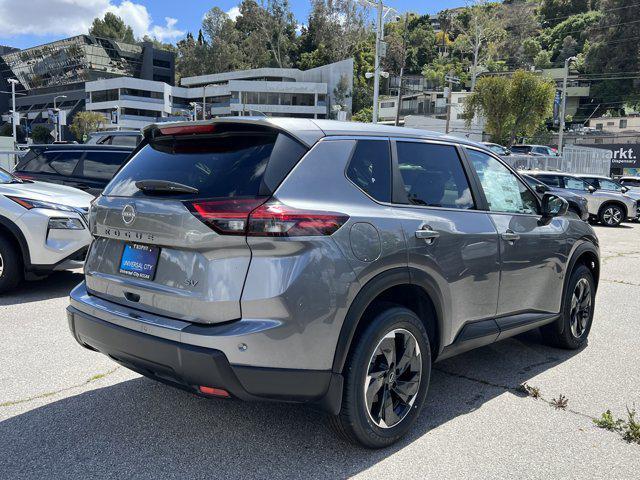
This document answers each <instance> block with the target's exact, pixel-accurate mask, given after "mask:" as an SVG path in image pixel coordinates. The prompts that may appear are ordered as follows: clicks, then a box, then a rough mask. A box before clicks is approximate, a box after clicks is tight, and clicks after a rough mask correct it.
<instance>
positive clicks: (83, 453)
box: [0, 333, 579, 478]
mask: <svg viewBox="0 0 640 480" xmlns="http://www.w3.org/2000/svg"><path fill="white" fill-rule="evenodd" d="M576 354H579V351H578V352H567V351H562V350H556V349H552V348H550V347H547V346H544V345H542V344H541V342H540V339H539V336H538V335H537V333H530V334H525V335H524V336H519V337H516V338H514V339H509V340H506V341H503V342H499V343H497V344H494V345H491V346H488V347H484V348H481V349H478V350H475V351H472V352H468V353H466V354H463V355H460V356H458V357H455V358H452V359H449V360H445V361H443V362H441V363H438V364H436V365H435V368H434V371H433V375H432V379H431V387H430V391H429V397H428V401H427V405H426V406H425V409H424V410H423V413H422V415H421V416H420V418H419V419H418V422H417V424H416V426H415V427H414V428H413V429H412V431H411V432H410V434H409V435H408V437H407V438H405V439H403V440H402V441H400V442H399V443H398V444H396V445H394V446H393V447H391V448H388V449H385V450H379V451H371V450H365V449H362V448H359V447H357V446H354V445H351V444H348V443H346V442H344V441H342V440H341V439H339V438H338V437H336V436H335V435H334V433H333V432H332V431H331V430H330V429H329V428H327V425H326V423H327V422H326V418H325V416H324V414H322V413H320V412H315V411H313V410H311V409H309V408H305V407H303V406H300V405H289V404H278V403H243V402H240V401H236V400H208V399H203V398H199V397H196V396H195V395H191V394H188V393H186V392H183V391H180V390H176V389H173V388H171V387H168V386H165V385H162V384H158V383H156V382H153V381H151V380H148V379H146V378H136V379H133V380H128V381H124V382H121V383H117V384H115V385H113V386H108V387H103V388H98V389H95V390H91V391H88V392H85V393H81V394H79V395H75V396H72V397H68V398H65V399H62V400H58V401H54V402H52V403H50V404H47V405H45V406H42V407H38V408H35V409H33V410H30V411H28V412H26V413H22V414H19V415H17V416H14V417H12V418H9V419H7V420H4V421H3V422H1V423H0V438H1V439H2V442H0V445H4V446H0V471H2V472H4V473H3V477H4V478H16V477H20V478H35V477H43V476H47V477H54V478H78V477H85V476H87V475H90V476H92V477H107V476H108V477H110V478H119V477H127V478H128V477H133V476H135V477H136V478H169V477H175V478H202V477H209V478H211V477H213V478H238V477H242V478H318V477H322V478H344V477H348V476H351V475H354V474H356V473H358V472H361V471H363V470H365V469H367V468H369V467H371V466H372V465H375V464H376V463H378V462H380V461H382V460H383V459H384V458H386V457H388V456H389V455H391V454H393V453H394V452H396V451H398V450H400V449H402V448H404V447H406V446H407V445H410V444H411V443H413V442H414V441H416V440H417V439H419V438H420V437H422V436H424V435H426V434H428V433H430V432H433V431H437V429H438V428H440V427H441V426H443V425H445V424H446V423H447V422H449V421H451V420H452V419H455V418H457V417H459V416H461V415H465V414H468V413H470V412H472V411H474V410H476V409H478V408H480V407H482V405H484V404H485V403H486V402H489V401H490V400H492V399H494V398H496V397H497V396H500V395H518V396H519V395H520V394H519V393H517V387H518V385H520V384H521V383H522V382H525V381H529V380H531V379H532V378H533V377H535V376H536V375H538V374H540V373H541V372H544V371H545V370H547V369H550V368H553V367H554V366H556V365H558V364H560V363H562V362H564V361H566V360H568V359H569V358H571V357H572V356H573V355H576ZM518 401H520V400H518ZM522 401H530V400H526V399H524V398H523V399H522ZM427 441H428V440H427ZM425 461H426V460H425Z"/></svg>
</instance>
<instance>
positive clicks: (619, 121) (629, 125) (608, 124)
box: [588, 115, 640, 133]
mask: <svg viewBox="0 0 640 480" xmlns="http://www.w3.org/2000/svg"><path fill="white" fill-rule="evenodd" d="M588 125H589V128H590V129H593V130H596V131H600V132H607V133H622V132H625V131H636V132H640V115H638V116H631V117H598V118H592V119H590V120H589V124H588Z"/></svg>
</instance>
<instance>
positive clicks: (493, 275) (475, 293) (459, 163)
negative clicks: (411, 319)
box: [392, 139, 500, 343]
mask: <svg viewBox="0 0 640 480" xmlns="http://www.w3.org/2000/svg"><path fill="white" fill-rule="evenodd" d="M392 143H393V146H394V148H393V149H392V150H393V152H394V162H393V163H394V176H395V181H394V203H395V207H394V212H395V214H396V215H397V216H398V217H399V218H400V220H401V222H402V227H403V231H404V235H405V241H406V244H407V251H408V257H407V260H408V264H409V267H410V269H411V271H412V272H414V273H412V275H414V276H415V280H416V282H418V283H419V281H420V278H418V277H423V278H427V279H431V280H432V281H433V283H434V286H435V289H436V290H437V291H438V292H439V293H440V294H441V295H442V301H443V303H444V308H443V310H444V312H443V313H444V314H445V315H446V316H447V318H444V319H443V320H444V321H443V325H444V327H445V331H444V332H442V333H443V338H444V340H445V341H446V342H447V343H451V342H452V341H453V340H454V338H455V336H456V334H457V333H458V332H459V331H460V329H461V328H462V326H463V325H464V324H465V323H467V322H472V321H475V320H484V319H492V318H493V317H494V316H495V314H496V307H497V301H498V288H499V269H500V262H499V257H498V242H499V240H498V235H497V232H496V229H495V227H494V226H493V224H492V222H491V219H490V218H489V216H488V215H487V213H486V212H484V211H481V210H479V209H478V203H477V202H476V199H475V198H474V196H473V193H472V192H473V189H472V187H471V182H470V181H469V179H468V177H467V172H466V171H465V167H464V164H465V162H466V160H464V159H463V158H461V157H460V155H459V153H460V152H459V150H458V147H456V146H455V145H451V144H446V143H437V142H426V141H413V140H400V139H398V140H397V141H394V142H392Z"/></svg>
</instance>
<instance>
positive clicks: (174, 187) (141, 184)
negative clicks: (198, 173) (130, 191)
mask: <svg viewBox="0 0 640 480" xmlns="http://www.w3.org/2000/svg"><path fill="white" fill-rule="evenodd" d="M136 187H137V188H138V190H141V191H143V192H145V193H193V194H197V193H199V192H200V190H198V189H197V188H196V187H191V186H189V185H184V184H182V183H178V182H172V181H170V180H138V181H137V182H136Z"/></svg>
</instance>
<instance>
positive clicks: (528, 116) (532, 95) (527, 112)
mask: <svg viewBox="0 0 640 480" xmlns="http://www.w3.org/2000/svg"><path fill="white" fill-rule="evenodd" d="M555 90H556V87H555V84H554V83H553V81H551V80H548V79H545V78H541V77H539V76H537V75H535V74H534V73H531V72H526V71H524V70H518V71H516V72H515V73H514V74H513V76H512V77H511V78H509V77H504V76H500V77H482V78H480V79H479V80H478V84H477V86H476V90H475V91H474V92H473V93H472V94H471V95H470V96H469V97H468V98H467V101H466V102H465V118H466V121H467V125H470V124H471V121H472V120H473V118H474V117H478V116H482V117H484V119H485V121H486V124H485V128H486V130H487V132H488V133H489V134H490V135H491V137H492V140H493V141H495V142H497V143H502V144H507V145H512V144H513V143H514V141H515V139H516V137H517V136H527V137H528V136H531V135H533V134H534V133H536V131H537V130H538V128H539V125H540V124H541V123H542V122H543V121H544V120H545V119H546V118H548V117H549V116H550V115H551V113H552V111H553V100H554V96H555Z"/></svg>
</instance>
